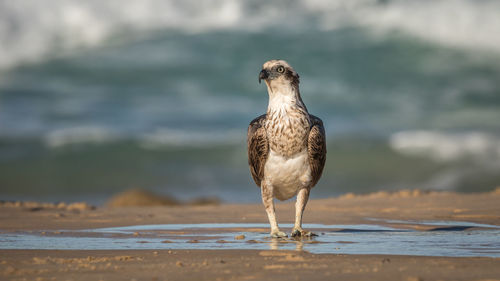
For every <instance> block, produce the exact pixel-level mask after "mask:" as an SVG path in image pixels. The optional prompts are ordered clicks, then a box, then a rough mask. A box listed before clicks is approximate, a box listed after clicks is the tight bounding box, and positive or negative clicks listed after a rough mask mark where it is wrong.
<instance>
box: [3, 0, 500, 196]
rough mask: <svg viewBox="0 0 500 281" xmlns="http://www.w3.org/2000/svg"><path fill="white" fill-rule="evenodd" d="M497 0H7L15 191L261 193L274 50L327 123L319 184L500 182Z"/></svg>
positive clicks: (455, 186) (6, 169)
mask: <svg viewBox="0 0 500 281" xmlns="http://www.w3.org/2000/svg"><path fill="white" fill-rule="evenodd" d="M499 34H500V2H498V1H488V0H480V1H479V0H457V1H453V0H443V1H435V0H432V1H431V0H412V1H410V0H408V1H402V0H401V1H399V0H394V1H391V0H386V1H382V0H379V1H376V0H335V1H326V0H305V1H260V0H257V1H250V0H248V1H247V0H209V1H198V0H183V1H174V0H130V1H119V0H108V1H100V0H85V1H82V0H46V1H35V0H33V1H29V0H18V1H8V0H1V1H0V199H4V200H31V199H36V200H47V201H59V200H69V201H74V200H88V201H90V202H92V203H95V204H99V203H102V202H103V201H104V200H105V199H106V198H108V197H109V196H110V195H111V194H114V193H116V192H119V191H122V190H125V189H128V188H144V189H149V190H151V191H154V192H157V193H160V194H166V195H171V196H174V197H176V198H179V199H181V200H189V199H191V198H194V197H200V196H215V197H218V198H220V199H222V200H224V201H226V202H258V201H259V200H260V194H259V190H258V189H257V187H256V186H255V185H254V183H253V181H252V179H251V177H250V174H249V171H248V167H247V159H246V141H245V138H246V129H247V125H248V123H249V121H250V120H252V119H253V118H254V117H256V116H257V115H260V114H262V113H264V112H265V110H266V107H267V101H268V96H267V91H266V88H265V85H263V84H261V85H259V84H258V82H257V77H258V73H259V71H260V69H261V65H262V64H263V63H264V62H265V61H267V60H269V59H275V58H280V59H285V60H287V61H288V62H289V63H290V64H291V65H292V66H294V68H295V69H296V70H297V71H298V72H299V74H300V77H301V92H302V97H303V99H304V101H305V103H306V104H307V106H308V109H309V111H310V112H311V113H313V114H315V115H317V116H319V117H321V118H322V119H323V121H324V123H325V127H326V131H327V135H328V136H327V140H328V161H327V164H326V168H325V171H324V173H323V178H322V179H321V181H320V182H319V184H318V185H317V186H316V187H315V190H314V192H312V197H313V198H319V197H327V196H336V195H340V194H343V193H346V192H354V193H367V192H372V191H377V190H397V189H406V188H420V189H432V190H450V191H460V192H479V191H487V190H492V189H494V188H495V187H497V186H499V185H500V36H499Z"/></svg>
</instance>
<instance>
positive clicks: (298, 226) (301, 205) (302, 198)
mask: <svg viewBox="0 0 500 281" xmlns="http://www.w3.org/2000/svg"><path fill="white" fill-rule="evenodd" d="M309 191H310V189H309V188H302V189H300V190H299V193H298V194H297V202H295V226H294V227H293V230H292V237H297V236H305V237H311V236H315V234H314V233H312V232H310V231H305V230H304V229H302V214H303V213H304V209H305V208H306V204H307V200H308V199H309Z"/></svg>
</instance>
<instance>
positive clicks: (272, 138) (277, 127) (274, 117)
mask: <svg viewBox="0 0 500 281" xmlns="http://www.w3.org/2000/svg"><path fill="white" fill-rule="evenodd" d="M265 128H266V133H267V138H268V141H269V148H270V149H271V150H272V151H274V152H275V153H278V154H280V155H282V156H285V157H291V156H293V155H295V154H297V153H299V152H301V151H303V150H304V149H305V148H306V147H307V137H308V134H309V129H310V120H309V115H308V114H307V111H305V110H304V109H302V108H300V107H298V106H295V107H294V106H282V107H279V108H276V109H271V110H269V111H268V112H267V119H266V123H265Z"/></svg>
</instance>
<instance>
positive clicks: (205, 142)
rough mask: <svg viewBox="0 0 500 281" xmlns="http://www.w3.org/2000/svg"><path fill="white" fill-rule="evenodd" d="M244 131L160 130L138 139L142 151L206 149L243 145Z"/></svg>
mask: <svg viewBox="0 0 500 281" xmlns="http://www.w3.org/2000/svg"><path fill="white" fill-rule="evenodd" d="M244 138H245V131H242V130H225V131H224V130H185V129H172V128H161V129H158V130H156V131H154V132H152V133H148V134H144V135H142V136H141V137H139V144H140V146H141V147H142V148H144V149H162V148H165V147H208V146H213V145H231V144H238V143H243V142H244Z"/></svg>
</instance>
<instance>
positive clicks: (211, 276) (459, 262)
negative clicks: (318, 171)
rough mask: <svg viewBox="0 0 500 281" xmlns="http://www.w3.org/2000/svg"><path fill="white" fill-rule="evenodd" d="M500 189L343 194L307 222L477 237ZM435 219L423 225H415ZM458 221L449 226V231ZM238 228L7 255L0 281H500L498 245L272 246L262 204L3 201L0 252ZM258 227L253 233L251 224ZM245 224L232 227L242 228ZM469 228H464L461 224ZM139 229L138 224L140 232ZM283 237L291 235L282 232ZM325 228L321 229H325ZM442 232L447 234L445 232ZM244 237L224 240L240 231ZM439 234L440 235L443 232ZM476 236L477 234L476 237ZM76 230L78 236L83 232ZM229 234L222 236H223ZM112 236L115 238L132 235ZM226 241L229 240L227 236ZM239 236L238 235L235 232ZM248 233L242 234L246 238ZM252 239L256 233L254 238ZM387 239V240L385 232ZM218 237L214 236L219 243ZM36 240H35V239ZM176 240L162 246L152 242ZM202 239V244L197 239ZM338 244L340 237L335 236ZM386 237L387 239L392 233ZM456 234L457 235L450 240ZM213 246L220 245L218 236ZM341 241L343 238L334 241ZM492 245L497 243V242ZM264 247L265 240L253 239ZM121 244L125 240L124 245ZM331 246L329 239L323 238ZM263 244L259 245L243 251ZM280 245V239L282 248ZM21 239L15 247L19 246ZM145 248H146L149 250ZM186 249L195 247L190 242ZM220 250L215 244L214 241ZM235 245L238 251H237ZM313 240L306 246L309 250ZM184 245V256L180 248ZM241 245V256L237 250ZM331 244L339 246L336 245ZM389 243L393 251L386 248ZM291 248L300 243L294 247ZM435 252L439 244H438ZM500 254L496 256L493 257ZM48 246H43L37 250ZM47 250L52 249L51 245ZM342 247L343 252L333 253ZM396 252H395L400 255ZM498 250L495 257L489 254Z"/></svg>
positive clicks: (498, 222)
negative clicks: (417, 248)
mask: <svg viewBox="0 0 500 281" xmlns="http://www.w3.org/2000/svg"><path fill="white" fill-rule="evenodd" d="M499 202H500V190H499V189H497V190H496V191H493V192H488V193H472V194H460V193H451V192H423V191H419V190H414V191H399V192H394V193H388V192H378V193H372V194H367V195H354V194H346V195H344V196H341V197H336V198H328V199H321V200H312V201H311V202H310V203H309V205H308V208H307V210H306V213H305V216H304V222H305V224H306V225H307V224H311V225H312V224H318V225H325V226H328V225H344V226H343V228H344V229H337V228H340V226H339V227H337V228H336V229H335V230H331V232H332V233H334V234H335V235H339V234H343V233H344V232H346V231H345V230H346V229H347V226H345V225H351V226H356V225H358V226H366V225H368V226H370V225H373V226H377V227H390V228H391V229H400V230H405V231H406V230H407V231H416V233H418V234H420V235H425V234H427V233H433V232H435V231H438V232H439V231H441V232H439V233H445V235H446V233H447V232H446V231H448V232H449V233H450V234H456V233H458V234H464V235H465V234H467V233H469V234H471V233H475V232H473V231H479V232H480V230H481V229H482V228H483V226H485V227H486V228H488V227H497V226H500V204H499ZM293 210H294V204H293V202H285V203H280V204H278V206H277V215H278V218H279V222H280V223H281V224H282V225H286V224H289V223H292V222H293V214H294V212H293ZM422 221H428V222H437V223H435V224H434V223H430V224H421V223H417V222H422ZM445 222H447V223H450V222H454V224H453V223H451V224H447V223H445ZM215 223H216V224H221V225H222V224H232V225H233V227H231V229H230V230H220V229H216V227H214V226H210V225H209V226H208V227H206V228H199V229H192V230H183V229H171V230H168V231H166V230H163V231H160V230H158V231H156V232H145V231H141V230H138V231H136V232H131V233H129V234H130V236H131V237H136V238H137V237H139V238H140V239H142V240H143V241H138V243H144V245H149V247H150V249H147V250H144V249H138V248H133V249H126V248H124V249H103V250H99V249H93V248H92V247H90V248H91V249H92V250H88V249H78V250H75V249H72V250H64V246H61V247H60V249H46V248H45V249H37V248H36V247H35V248H30V249H5V247H4V249H2V250H0V279H2V280H269V279H273V280H305V279H308V280H330V279H336V280H367V279H369V280H500V258H498V257H491V256H492V255H493V256H495V255H497V254H495V253H498V250H499V249H498V245H499V242H500V241H499V238H498V236H496V237H497V238H496V241H494V242H495V243H493V245H492V247H493V252H490V254H489V255H490V257H487V256H481V255H478V256H470V257H461V256H458V257H457V256H431V254H432V252H429V253H430V254H429V255H425V254H424V255H421V254H419V255H411V254H410V255H408V254H404V255H387V254H343V253H342V249H343V247H344V246H343V243H345V245H346V246H347V245H348V243H358V242H352V241H350V240H352V239H349V237H350V236H354V235H357V236H356V237H358V238H360V239H363V237H364V236H363V235H368V234H370V233H371V232H369V231H367V232H366V234H363V233H355V232H349V231H347V232H346V233H345V234H343V235H346V236H342V237H346V239H347V241H335V243H332V244H324V246H323V245H322V244H321V243H320V242H321V241H322V239H323V240H324V239H325V238H323V237H327V236H328V235H329V234H328V233H327V234H326V235H325V236H322V235H321V233H320V235H319V236H318V237H317V238H314V239H313V240H309V241H291V240H290V241H281V242H286V243H289V244H293V245H300V247H298V246H297V249H298V250H290V249H291V248H287V247H281V246H278V247H273V243H272V241H271V239H269V240H266V238H261V239H260V240H261V241H253V240H251V239H252V237H253V236H255V237H264V236H265V234H266V233H267V232H268V229H267V228H266V227H264V226H265V224H267V218H266V215H265V212H264V210H263V207H262V206H261V205H260V204H217V205H200V206H194V205H176V206H142V207H122V208H119V207H93V206H90V205H88V204H86V203H73V204H65V203H60V204H44V203H37V202H2V203H1V206H0V231H1V233H0V234H1V235H2V236H1V240H3V241H2V243H3V244H2V245H9V241H8V239H9V238H8V237H9V235H11V237H15V235H24V234H29V235H33V236H36V237H68V239H69V238H72V239H78V237H80V236H81V237H90V236H96V237H97V236H99V237H100V236H106V234H99V233H97V234H88V233H87V234H85V233H84V234H81V232H80V231H82V230H89V229H96V228H111V227H130V226H147V225H179V224H211V225H213V224H215ZM253 224H255V225H256V227H253V228H248V227H245V225H253ZM235 225H236V226H239V227H236V226H235ZM457 225H465V226H466V227H462V226H460V227H458V226H457ZM138 229H140V227H139V228H138ZM283 230H284V231H286V232H287V233H289V232H290V229H288V228H286V227H283ZM321 231H324V230H321ZM443 231H444V232H443ZM187 232H190V233H189V234H190V235H194V236H190V237H195V239H192V240H190V241H187V242H186V241H184V242H182V243H181V242H180V240H176V239H177V237H178V236H182V235H185V234H186V233H187ZM239 232H241V233H242V235H241V236H240V237H237V236H234V237H233V236H231V237H229V238H228V236H227V233H239ZM438 232H436V233H438ZM479 232H477V233H479ZM78 233H80V234H78ZM210 233H216V234H214V235H216V236H217V235H219V236H221V237H223V238H222V239H225V240H221V239H220V238H219V240H218V241H217V243H219V244H220V246H218V248H217V249H216V250H213V249H212V250H210V249H209V250H207V249H204V247H206V246H204V245H206V244H204V242H205V241H204V240H203V239H211V238H206V237H207V236H206V235H207V234H210ZM224 233H226V234H224ZM129 234H127V233H122V234H120V235H123V237H119V235H118V234H110V235H111V236H112V235H115V236H116V237H115V238H116V239H120V238H127V237H128V236H127V235H129ZM224 235H226V236H224ZM230 235H233V234H230ZM245 235H246V236H245ZM252 235H253V236H252ZM382 235H385V234H383V233H382ZM216 236H214V237H216ZM30 237H31V236H30ZM158 237H170V238H171V239H170V240H169V241H163V242H165V243H163V244H162V245H163V246H162V247H161V248H158V249H156V248H155V246H154V245H155V244H153V243H152V242H151V241H153V240H154V239H156V238H158ZM196 237H199V238H196ZM333 237H338V236H333ZM376 237H383V240H385V242H386V243H390V242H391V236H390V233H388V234H387V236H376ZM450 237H451V236H450ZM214 239H216V238H214ZM337 239H339V238H337ZM494 239H495V238H494ZM257 240H259V239H257ZM123 241H125V240H123ZM207 241H208V240H207ZM325 241H326V240H325ZM253 242H255V243H261V244H262V246H259V245H260V244H258V246H259V247H261V248H256V249H254V248H252V249H250V248H249V247H245V246H244V245H247V244H249V243H253ZM281 242H277V243H278V244H279V243H281ZM15 243H17V242H11V244H10V245H14V244H15ZM148 243H149V244H148ZM188 243H189V244H188ZM214 243H215V242H214ZM238 243H239V244H238ZM308 243H309V244H308ZM181 244H182V245H188V248H187V249H183V248H182V247H184V248H185V247H186V246H182V247H181V248H179V246H178V245H181ZM239 245H241V246H242V247H241V249H239V248H238V247H239ZM332 245H333V246H332ZM389 245H390V244H389ZM330 246H332V247H334V248H332V249H333V250H332V251H330V252H328V253H325V254H318V253H315V251H317V249H321V247H330ZM294 247H295V246H294ZM436 247H439V245H436ZM495 247H496V252H495ZM40 248H43V247H40ZM49 248H50V247H49ZM335 249H339V251H338V252H339V253H335ZM396 252H397V251H396ZM491 253H493V254H491Z"/></svg>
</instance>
